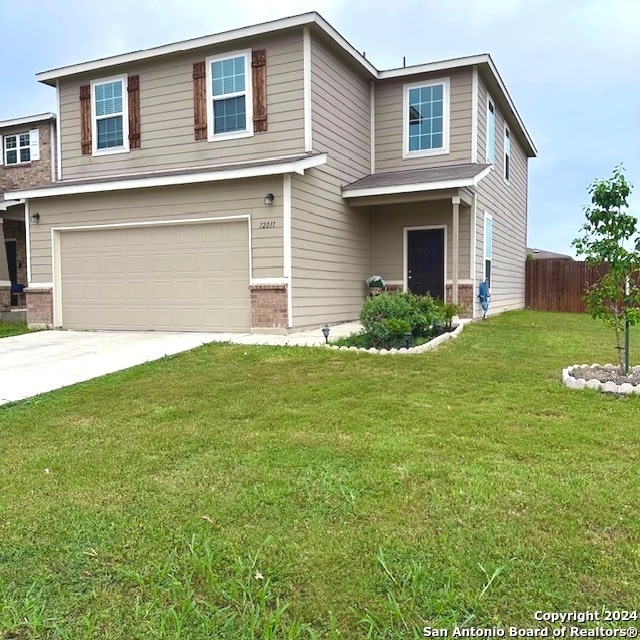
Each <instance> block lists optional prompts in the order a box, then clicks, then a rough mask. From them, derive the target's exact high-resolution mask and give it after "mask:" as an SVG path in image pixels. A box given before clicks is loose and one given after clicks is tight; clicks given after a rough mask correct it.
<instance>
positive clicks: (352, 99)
mask: <svg viewBox="0 0 640 640" xmlns="http://www.w3.org/2000/svg"><path fill="white" fill-rule="evenodd" d="M311 62H312V67H311V76H312V85H311V100H312V110H311V113H312V135H313V149H314V151H323V152H327V153H328V155H329V159H328V162H327V164H326V165H325V166H323V167H322V168H319V169H313V170H311V171H309V172H308V173H307V174H306V175H304V176H294V177H293V180H292V194H291V195H292V224H291V255H292V295H293V323H294V326H305V325H313V324H316V325H321V324H324V323H326V322H339V321H344V320H353V319H355V318H357V317H358V315H359V313H360V307H361V306H362V302H363V300H364V294H365V287H364V281H365V280H366V278H367V277H369V276H370V275H371V233H370V216H369V210H368V209H352V208H351V207H349V206H348V204H347V203H346V202H345V201H344V200H343V198H342V195H341V188H342V186H343V185H345V184H347V183H349V182H352V181H355V180H358V179H359V178H362V177H363V176H365V175H367V174H368V173H369V170H370V155H369V154H370V149H371V145H370V131H371V122H370V98H369V81H368V80H367V79H366V78H364V77H363V76H362V75H360V74H358V73H356V72H355V71H354V69H353V68H352V67H351V66H349V65H348V64H347V63H346V62H345V61H344V60H343V59H342V57H341V56H337V55H335V54H334V52H333V50H332V49H331V48H330V47H329V46H328V45H327V44H326V43H325V42H324V40H319V39H317V37H316V36H315V35H313V36H312V41H311Z"/></svg>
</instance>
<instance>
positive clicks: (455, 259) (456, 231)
mask: <svg viewBox="0 0 640 640" xmlns="http://www.w3.org/2000/svg"><path fill="white" fill-rule="evenodd" d="M451 204H452V209H453V224H452V225H451V226H452V232H453V240H452V243H451V244H452V246H453V250H452V256H451V262H452V269H451V302H453V304H458V270H459V267H460V196H453V198H451Z"/></svg>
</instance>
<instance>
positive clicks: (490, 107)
mask: <svg viewBox="0 0 640 640" xmlns="http://www.w3.org/2000/svg"><path fill="white" fill-rule="evenodd" d="M495 161H496V108H495V105H494V104H493V102H491V99H490V98H489V99H488V100H487V163H489V164H493V163H494V162H495Z"/></svg>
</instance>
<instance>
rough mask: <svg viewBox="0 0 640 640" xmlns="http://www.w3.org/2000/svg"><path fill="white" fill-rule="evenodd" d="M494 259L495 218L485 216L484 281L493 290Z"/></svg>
mask: <svg viewBox="0 0 640 640" xmlns="http://www.w3.org/2000/svg"><path fill="white" fill-rule="evenodd" d="M492 259H493V218H492V217H491V216H490V215H489V214H488V213H486V212H485V214H484V280H485V282H486V283H487V287H488V288H491V265H492Z"/></svg>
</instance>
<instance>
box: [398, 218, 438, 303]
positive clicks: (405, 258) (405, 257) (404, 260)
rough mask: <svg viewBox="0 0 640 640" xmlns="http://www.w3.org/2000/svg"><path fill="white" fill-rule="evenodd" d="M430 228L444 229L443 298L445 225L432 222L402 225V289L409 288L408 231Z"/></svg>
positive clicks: (406, 289) (427, 229)
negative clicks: (429, 223)
mask: <svg viewBox="0 0 640 640" xmlns="http://www.w3.org/2000/svg"><path fill="white" fill-rule="evenodd" d="M431 229H444V269H443V271H444V281H443V283H442V285H443V291H444V295H445V298H446V296H447V225H446V224H433V225H423V226H418V227H402V289H403V291H408V290H409V273H408V272H409V264H408V260H409V231H429V230H431Z"/></svg>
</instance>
